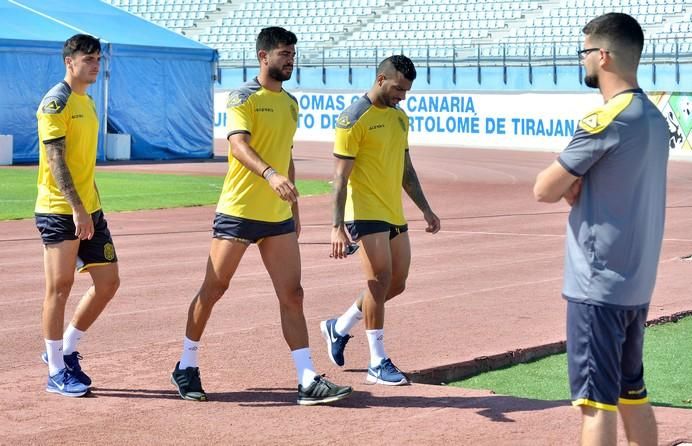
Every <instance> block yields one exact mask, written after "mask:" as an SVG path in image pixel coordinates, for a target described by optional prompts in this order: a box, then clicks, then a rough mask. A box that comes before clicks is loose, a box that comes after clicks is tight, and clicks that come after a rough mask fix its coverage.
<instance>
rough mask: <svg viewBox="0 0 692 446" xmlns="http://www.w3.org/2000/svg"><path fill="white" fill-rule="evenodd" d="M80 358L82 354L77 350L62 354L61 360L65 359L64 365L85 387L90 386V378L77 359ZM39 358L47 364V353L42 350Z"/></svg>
mask: <svg viewBox="0 0 692 446" xmlns="http://www.w3.org/2000/svg"><path fill="white" fill-rule="evenodd" d="M80 359H82V355H80V354H79V352H72V353H70V354H69V355H64V356H63V360H64V361H65V367H67V369H68V370H69V371H70V372H72V374H73V375H74V376H75V377H76V378H77V379H78V380H79V382H80V383H82V384H84V385H85V386H87V387H91V378H89V375H87V374H86V373H84V371H83V370H82V366H81V365H80V364H79V360H80ZM41 360H42V361H43V362H45V363H46V364H48V353H46V352H43V353H42V354H41Z"/></svg>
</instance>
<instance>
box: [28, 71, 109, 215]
mask: <svg viewBox="0 0 692 446" xmlns="http://www.w3.org/2000/svg"><path fill="white" fill-rule="evenodd" d="M36 119H37V120H38V141H39V164H38V196H37V198H36V207H35V212H36V213H39V214H65V215H71V214H72V208H71V207H70V205H69V203H68V202H67V200H66V199H65V197H64V196H63V194H62V192H61V191H60V189H59V188H58V184H57V183H56V181H55V178H53V174H52V173H51V171H50V166H49V165H48V160H47V158H46V143H47V142H51V141H56V140H59V139H63V138H64V139H65V163H66V164H67V168H68V169H69V171H70V175H71V176H72V181H73V182H74V185H75V189H76V190H77V194H78V195H79V198H80V199H81V200H82V204H83V205H84V208H85V209H86V211H87V212H88V213H90V214H91V213H93V212H96V211H97V210H99V209H101V201H100V200H99V196H98V193H97V192H96V187H95V185H94V173H95V172H94V171H95V166H96V150H97V144H98V132H99V120H98V115H97V114H96V105H95V104H94V101H93V100H92V99H91V97H89V96H88V95H86V94H84V95H81V94H77V93H75V92H73V91H72V89H71V88H70V86H69V85H67V83H66V82H64V81H63V82H60V83H59V84H57V85H56V86H54V87H53V88H51V89H50V91H48V93H46V95H45V96H44V97H43V100H42V101H41V105H39V107H38V110H37V111H36Z"/></svg>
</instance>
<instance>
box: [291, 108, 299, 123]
mask: <svg viewBox="0 0 692 446" xmlns="http://www.w3.org/2000/svg"><path fill="white" fill-rule="evenodd" d="M291 118H293V122H298V109H297V108H296V107H294V106H291Z"/></svg>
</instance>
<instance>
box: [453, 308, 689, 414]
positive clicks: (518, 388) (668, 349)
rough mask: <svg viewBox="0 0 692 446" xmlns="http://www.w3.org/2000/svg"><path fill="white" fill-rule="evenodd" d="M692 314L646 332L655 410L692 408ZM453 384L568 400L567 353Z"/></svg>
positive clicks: (646, 365)
mask: <svg viewBox="0 0 692 446" xmlns="http://www.w3.org/2000/svg"><path fill="white" fill-rule="evenodd" d="M691 339H692V316H688V317H685V318H683V319H680V320H679V321H678V322H676V323H668V324H663V325H656V326H652V327H649V328H647V331H646V337H645V341H644V369H645V380H646V387H647V389H648V392H649V399H650V400H651V402H652V403H653V404H654V405H656V406H672V407H682V408H690V409H692V380H691V379H690V376H692V351H691V347H692V343H691V342H690V340H691ZM450 385H453V386H457V387H464V388H467V389H486V390H492V391H494V392H495V393H498V394H502V395H509V396H516V397H522V398H533V399H539V400H569V399H570V393H569V384H568V382H567V355H565V354H561V355H553V356H548V357H546V358H543V359H540V360H537V361H534V362H530V363H526V364H518V365H515V366H512V367H508V368H505V369H500V370H495V371H492V372H488V373H483V374H480V375H477V376H474V377H471V378H467V379H464V380H462V381H457V382H454V383H451V384H450Z"/></svg>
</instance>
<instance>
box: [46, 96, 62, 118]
mask: <svg viewBox="0 0 692 446" xmlns="http://www.w3.org/2000/svg"><path fill="white" fill-rule="evenodd" d="M63 108H65V106H64V105H63V104H61V103H60V102H58V100H57V99H56V98H51V99H49V100H48V101H46V102H44V103H43V107H42V108H41V111H42V112H43V113H46V114H49V115H54V114H57V113H60V112H61V111H62V109H63Z"/></svg>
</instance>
